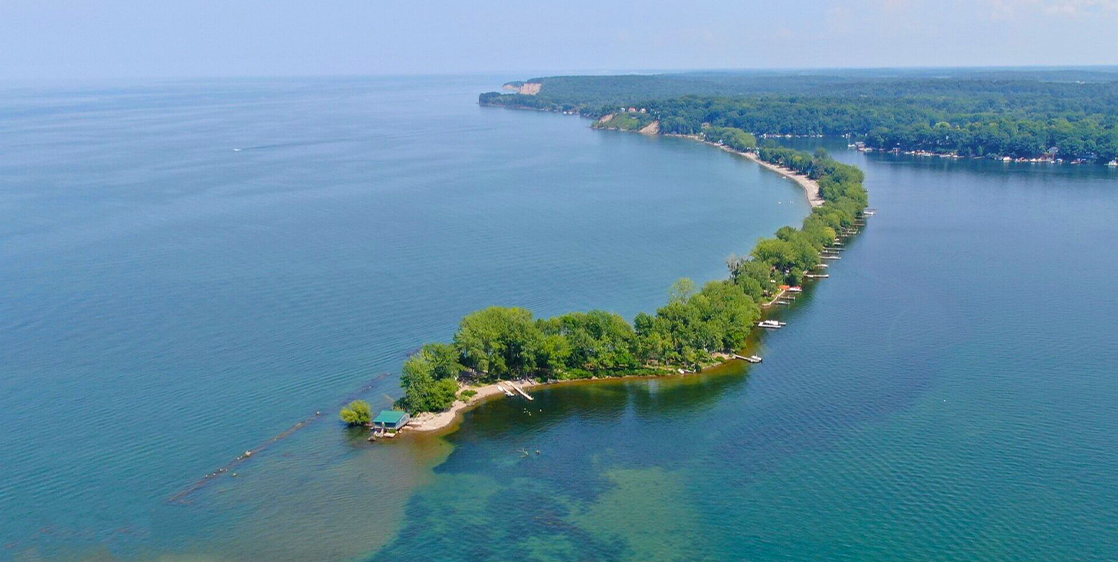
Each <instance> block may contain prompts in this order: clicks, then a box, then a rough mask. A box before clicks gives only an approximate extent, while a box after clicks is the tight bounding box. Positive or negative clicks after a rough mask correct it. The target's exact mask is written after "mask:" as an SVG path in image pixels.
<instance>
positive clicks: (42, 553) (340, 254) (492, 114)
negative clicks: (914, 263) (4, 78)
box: [0, 77, 807, 560]
mask: <svg viewBox="0 0 1118 562" xmlns="http://www.w3.org/2000/svg"><path fill="white" fill-rule="evenodd" d="M505 79H508V77H465V78H437V79H421V78H408V79H378V80H314V81H296V80H244V81H220V82H206V83H180V82H169V83H143V84H115V85H111V86H105V87H101V86H81V87H76V86H73V87H57V86H56V87H45V86H44V87H34V88H11V87H10V88H6V89H4V90H3V91H2V92H0V115H2V116H3V118H2V119H0V186H2V188H0V248H2V251H0V261H2V265H0V287H3V293H2V294H0V365H2V368H0V464H2V465H3V474H4V477H3V478H2V479H0V559H8V558H11V559H21V560H22V559H38V558H40V557H42V558H46V559H72V558H89V557H92V558H111V557H118V558H125V559H146V558H157V557H171V558H187V559H196V558H209V559H223V560H248V559H252V560H258V559H262V558H268V559H274V560H307V559H318V560H331V559H334V560H344V559H352V558H355V557H363V556H367V555H368V554H370V553H371V552H373V551H374V550H375V549H377V548H378V547H380V546H382V545H384V544H385V543H386V542H387V541H390V540H391V539H392V538H393V536H394V534H395V532H396V531H397V530H398V529H399V528H400V527H401V525H402V521H403V520H404V510H405V508H406V507H407V506H408V505H409V504H410V502H411V501H412V497H413V493H414V491H415V490H416V489H424V488H425V487H426V486H431V485H433V486H437V485H438V478H437V476H436V474H435V472H433V467H435V466H436V465H438V463H439V462H440V461H441V460H442V459H444V458H446V457H447V455H448V454H450V451H451V449H452V447H451V446H450V445H449V444H448V443H447V442H446V441H444V440H439V439H425V440H420V441H419V442H417V443H414V444H407V445H404V446H400V445H399V444H394V445H393V446H385V447H379V446H378V447H372V446H369V445H367V444H366V443H365V442H364V441H363V439H362V436H361V435H360V434H356V433H350V432H347V431H346V430H345V429H343V428H341V427H339V424H338V423H337V422H336V421H335V416H336V412H337V409H338V406H339V404H340V403H341V402H342V401H343V400H345V399H346V398H347V397H350V396H351V395H353V394H354V393H356V392H359V391H360V390H361V389H362V388H364V387H366V386H367V385H369V384H371V385H372V386H371V388H369V389H368V390H367V392H365V393H364V396H365V397H366V398H368V399H370V400H371V401H373V402H374V406H384V405H387V404H388V403H389V402H390V400H391V398H392V397H395V396H397V395H398V389H397V382H396V378H395V377H396V375H395V374H394V373H395V372H396V370H397V369H398V368H399V365H400V363H401V362H402V361H403V359H404V357H405V355H406V354H407V353H408V352H409V351H410V350H412V349H414V348H416V347H417V346H419V345H420V344H422V343H423V342H425V341H432V340H437V339H445V338H447V337H449V335H450V334H451V333H452V332H453V330H454V328H455V326H456V324H457V322H458V320H459V318H460V317H461V316H462V315H464V314H465V313H467V312H469V311H471V310H474V309H477V308H480V307H483V306H487V305H490V304H504V305H519V306H527V307H530V308H533V309H534V310H535V311H536V312H537V313H538V314H541V315H550V314H555V313H559V312H564V311H570V310H585V309H588V308H592V307H601V308H606V309H609V310H613V311H616V312H618V313H621V314H623V315H625V316H628V317H631V316H632V315H634V314H635V313H637V312H638V311H641V310H651V309H653V308H654V307H655V306H657V305H659V304H661V303H662V302H663V301H664V300H665V298H666V294H667V287H668V285H669V284H670V283H671V282H672V281H674V280H675V279H676V278H678V277H681V276H690V277H693V278H695V279H696V280H698V281H702V280H706V279H712V278H717V277H722V276H724V265H723V259H724V258H725V257H726V256H727V255H728V254H730V253H731V252H733V251H738V252H744V251H747V250H748V248H749V247H750V246H751V245H752V242H753V241H754V240H755V239H756V238H757V237H759V236H762V235H767V234H770V233H772V232H773V231H774V230H776V229H777V228H779V227H780V226H782V225H784V224H790V223H795V222H798V221H799V220H800V218H801V217H802V216H803V215H804V214H805V213H806V212H807V204H806V202H804V201H803V197H802V194H801V192H800V191H798V188H796V187H795V186H794V185H792V184H791V183H790V182H787V181H785V180H782V179H780V178H778V177H776V176H774V175H772V174H769V173H767V172H764V171H762V170H760V169H759V168H758V167H757V166H756V165H755V164H753V163H750V162H748V161H744V160H742V159H739V158H734V157H730V156H728V155H726V154H724V153H721V152H720V151H716V150H711V149H710V148H709V147H705V146H701V145H699V144H697V143H691V142H687V141H683V140H679V139H649V138H644V137H639V136H635V135H625V134H620V133H614V134H608V133H602V132H597V131H592V130H590V129H589V128H588V127H587V122H586V121H583V120H580V119H576V118H564V117H562V116H559V115H552V114H541V113H534V112H516V111H506V110H499V109H486V108H480V107H478V106H477V105H476V99H477V93H478V92H480V91H485V90H488V89H493V88H495V87H497V86H498V85H499V84H500V83H501V82H502V81H504V80H505ZM383 373H390V374H389V375H388V376H382V374H383ZM316 411H321V412H322V413H323V415H322V416H321V418H319V419H318V420H317V421H312V423H311V424H309V425H308V426H306V427H305V428H303V429H301V430H299V431H297V432H295V433H294V434H293V435H292V436H291V437H290V438H288V439H285V440H283V441H281V442H279V443H276V444H274V445H271V446H268V447H267V448H264V449H260V447H261V446H262V445H266V444H267V443H268V442H269V440H270V439H271V438H272V437H273V436H276V435H278V434H280V433H281V432H283V431H284V430H286V429H287V428H289V427H291V426H292V425H293V424H295V423H296V422H297V421H299V420H303V419H305V418H307V417H308V416H310V417H311V418H312V420H313V419H314V413H315V412H316ZM250 449H251V450H256V451H258V452H257V454H255V455H254V456H253V457H251V459H250V460H248V461H246V462H243V463H240V464H238V465H235V466H234V467H233V468H232V469H231V470H232V471H234V472H237V476H236V477H232V476H231V475H225V476H223V477H221V478H218V479H215V480H213V481H212V483H210V484H208V485H206V486H205V487H203V488H201V489H200V490H199V491H197V492H195V493H192V494H189V495H188V496H186V497H185V498H184V501H185V502H186V504H185V505H178V504H168V502H167V500H168V499H169V498H171V497H173V496H175V495H176V494H178V493H180V492H181V491H183V490H186V489H189V488H191V487H192V486H193V485H194V484H195V483H197V482H199V480H200V479H202V478H203V477H205V475H206V474H208V473H210V472H212V471H214V470H216V469H218V468H219V467H222V466H225V465H227V463H229V462H230V461H233V460H234V459H235V458H236V457H237V456H238V455H241V454H242V453H243V452H244V451H246V450H250ZM374 513H375V514H376V515H375V517H376V519H377V520H376V521H375V522H371V521H370V518H371V517H374V515H373V514H374Z"/></svg>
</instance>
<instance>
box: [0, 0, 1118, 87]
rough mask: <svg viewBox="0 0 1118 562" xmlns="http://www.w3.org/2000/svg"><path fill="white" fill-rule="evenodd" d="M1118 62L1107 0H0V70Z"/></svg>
mask: <svg viewBox="0 0 1118 562" xmlns="http://www.w3.org/2000/svg"><path fill="white" fill-rule="evenodd" d="M1114 64H1118V0H844V1H830V0H775V1H774V0H737V1H730V0H720V1H713V0H712V1H703V0H692V1H689V2H651V1H645V2H636V1H620V0H592V1H586V0H564V1H562V2H541V1H533V0H517V1H511V2H510V1H504V0H481V1H475V2H465V1H455V2H451V1H438V2H436V1H426V0H319V1H310V0H142V1H141V0H0V81H3V80H5V79H8V80H35V79H103V78H116V77H121V78H144V77H168V78H173V77H229V76H320V75H328V76H338V75H386V74H387V75H398V74H466V73H487V72H501V73H513V74H517V73H523V74H524V76H522V77H523V78H528V77H531V76H535V75H538V74H536V73H552V74H555V73H607V72H626V71H641V70H685V69H762V68H779V69H786V68H860V67H914V66H915V67H928V66H1050V65H1114Z"/></svg>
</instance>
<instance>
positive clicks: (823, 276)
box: [804, 273, 830, 279]
mask: <svg viewBox="0 0 1118 562" xmlns="http://www.w3.org/2000/svg"><path fill="white" fill-rule="evenodd" d="M804 277H807V278H808V279H826V278H828V277H830V275H827V274H826V273H821V274H814V273H805V274H804Z"/></svg>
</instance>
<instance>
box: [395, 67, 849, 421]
mask: <svg viewBox="0 0 1118 562" xmlns="http://www.w3.org/2000/svg"><path fill="white" fill-rule="evenodd" d="M520 87H521V86H520V85H517V86H516V88H517V89H518V90H519V89H520ZM507 95H510V96H524V94H507ZM527 109H535V108H531V107H529V108H527ZM633 113H636V114H637V115H641V113H640V112H639V110H636V109H635V110H634V111H633ZM607 115H611V114H605V115H603V116H602V117H600V118H599V120H598V121H597V122H596V123H595V127H596V128H603V129H605V128H622V129H624V130H634V131H637V132H643V133H645V134H660V132H659V130H658V127H659V122H658V121H657V120H648V119H642V118H639V117H638V118H633V117H630V112H629V111H628V108H626V111H625V114H624V115H621V114H612V115H613V117H608V116H607ZM650 126H652V128H650ZM688 138H691V139H694V140H697V141H701V142H705V143H707V144H711V145H714V146H718V147H720V148H722V149H724V150H727V151H730V152H733V153H735V154H740V155H743V156H745V157H747V158H750V159H753V160H755V161H757V162H758V163H759V164H761V165H763V166H765V167H766V168H768V169H770V170H773V171H775V172H778V173H781V174H782V175H785V176H787V177H790V178H792V179H794V180H795V181H796V182H797V183H799V184H800V185H801V186H803V187H804V189H805V193H806V195H807V197H808V200H809V201H810V202H811V205H812V211H811V213H810V214H809V215H808V217H807V218H805V219H804V221H803V224H802V225H801V227H800V228H798V229H797V228H794V227H790V226H788V227H783V228H781V229H780V230H778V231H777V232H776V235H775V236H774V237H773V238H764V239H761V240H760V241H758V242H757V244H756V245H755V246H754V247H753V248H752V249H751V251H749V252H748V253H747V254H746V255H744V256H736V255H734V256H730V258H728V260H727V266H728V270H729V278H728V279H724V280H719V281H711V282H709V283H707V284H705V285H704V286H702V287H696V286H695V284H694V283H693V282H692V281H691V280H689V279H680V280H679V281H677V282H676V283H674V284H673V285H672V287H671V288H670V289H669V300H668V302H667V303H666V304H665V305H664V306H662V307H660V308H659V309H657V310H656V311H655V312H654V313H640V314H638V315H637V316H636V317H635V318H634V320H633V322H632V323H629V322H628V321H626V320H625V319H624V318H622V317H621V316H619V315H617V314H614V313H611V312H607V311H603V310H591V311H588V312H573V313H568V314H563V315H560V316H556V317H552V318H535V317H534V316H533V314H532V312H531V311H529V310H527V309H524V308H518V307H504V306H492V307H489V308H485V309H482V310H479V311H476V312H473V313H471V314H469V315H467V316H466V317H465V318H463V319H462V321H461V323H460V325H459V328H458V330H457V332H456V333H455V334H454V337H453V340H452V341H451V342H447V343H428V344H426V345H424V346H423V347H422V348H420V349H419V350H418V351H417V352H416V353H415V354H413V355H412V356H411V357H410V358H409V359H408V360H407V361H406V362H405V363H404V365H403V368H402V372H401V376H400V384H401V386H402V387H403V390H404V396H403V397H402V398H401V399H400V400H399V401H398V403H397V406H398V407H401V408H404V409H406V410H408V411H409V412H410V414H411V415H412V422H411V424H410V426H409V428H408V430H409V431H420V432H435V431H443V430H448V428H451V427H452V426H453V425H454V423H455V421H456V420H458V419H459V418H460V416H461V414H462V413H463V412H465V411H466V410H468V409H470V408H472V407H474V406H476V405H477V404H480V403H481V402H483V401H485V400H487V399H490V398H494V397H498V396H503V395H506V394H508V395H513V394H514V392H513V391H514V390H516V391H517V392H519V391H521V390H526V389H530V388H532V387H535V386H538V385H543V384H554V383H560V382H564V381H577V380H595V379H606V378H618V377H653V376H672V375H675V376H679V375H687V374H692V373H697V372H699V371H701V370H703V369H704V368H707V367H710V366H713V365H716V364H719V363H722V362H725V361H728V360H735V359H734V354H735V353H737V352H738V351H739V350H741V349H743V348H744V347H745V345H746V343H747V338H748V337H749V336H750V334H751V333H752V332H753V331H754V330H756V329H758V326H759V322H758V321H759V320H760V319H761V318H762V308H763V307H764V306H768V305H770V304H771V303H773V302H775V301H777V300H779V299H780V297H781V296H782V295H783V294H784V291H785V290H787V289H788V288H789V287H793V288H795V289H796V290H797V291H798V290H799V286H801V285H803V284H804V282H805V281H806V280H808V279H810V278H812V277H813V275H812V273H811V272H812V271H816V270H818V268H820V267H824V265H823V258H824V256H826V255H827V253H828V252H831V251H833V250H832V248H833V247H834V246H835V245H837V244H841V241H842V239H843V238H844V237H846V236H848V235H850V234H852V233H853V232H854V231H855V229H856V225H859V224H861V221H862V220H864V216H865V209H866V206H867V204H868V196H867V193H866V190H865V188H864V187H863V186H862V182H863V179H864V176H863V174H862V172H861V170H859V169H857V168H856V167H854V166H850V165H847V164H842V163H840V162H838V161H836V160H834V159H833V158H831V157H830V156H829V155H828V154H827V153H826V152H825V151H823V150H818V151H816V152H815V153H814V154H811V153H807V152H803V151H799V150H794V149H790V148H785V147H782V146H780V145H778V144H776V143H775V142H772V141H767V142H765V143H762V144H761V145H758V144H757V142H756V138H755V137H754V136H753V135H751V134H749V133H747V132H745V131H743V130H741V129H737V128H732V127H715V126H710V125H707V126H705V127H703V128H702V129H701V130H700V131H699V132H697V133H692V134H689V135H688ZM817 276H818V275H817ZM760 326H762V327H778V325H777V324H773V325H772V326H769V325H768V324H766V323H760ZM757 360H759V359H757ZM514 385H515V386H514Z"/></svg>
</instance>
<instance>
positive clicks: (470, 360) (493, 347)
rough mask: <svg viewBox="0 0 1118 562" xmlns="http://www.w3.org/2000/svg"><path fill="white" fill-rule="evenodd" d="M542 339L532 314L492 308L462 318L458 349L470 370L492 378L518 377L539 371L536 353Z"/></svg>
mask: <svg viewBox="0 0 1118 562" xmlns="http://www.w3.org/2000/svg"><path fill="white" fill-rule="evenodd" d="M542 337H543V334H542V333H541V332H540V330H539V328H538V327H536V324H535V323H534V322H533V321H532V312H531V311H529V310H527V309H524V308H515V307H513V308H506V307H501V306H491V307H489V308H484V309H482V310H479V311H477V312H473V313H470V314H469V315H467V316H466V317H465V318H463V319H462V323H461V324H460V325H459V327H458V332H457V333H455V334H454V346H455V347H456V348H457V349H458V353H459V354H460V356H461V358H462V364H463V365H465V366H466V367H469V368H472V369H476V370H477V371H479V372H481V373H483V374H485V375H487V376H488V377H489V378H494V379H502V378H510V377H512V378H516V377H523V376H527V375H528V374H530V373H531V372H532V371H533V370H534V369H535V368H536V365H535V357H534V356H533V353H532V352H533V351H534V350H537V349H539V346H540V340H541V338H542Z"/></svg>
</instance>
